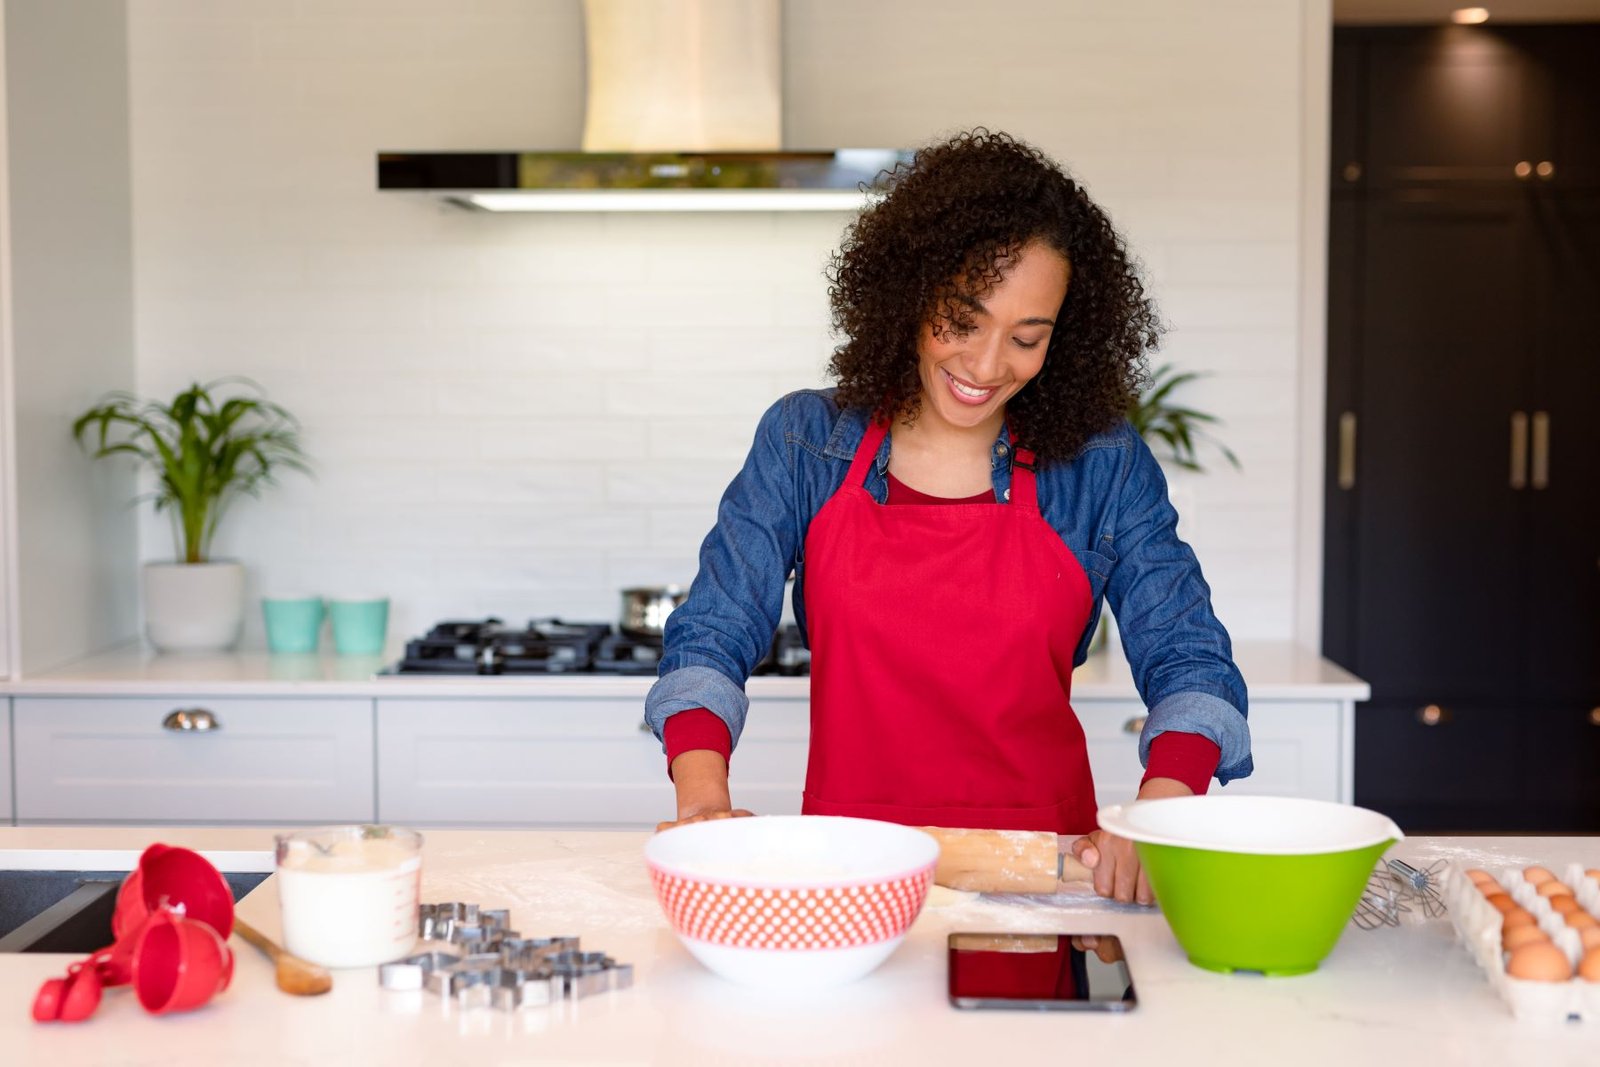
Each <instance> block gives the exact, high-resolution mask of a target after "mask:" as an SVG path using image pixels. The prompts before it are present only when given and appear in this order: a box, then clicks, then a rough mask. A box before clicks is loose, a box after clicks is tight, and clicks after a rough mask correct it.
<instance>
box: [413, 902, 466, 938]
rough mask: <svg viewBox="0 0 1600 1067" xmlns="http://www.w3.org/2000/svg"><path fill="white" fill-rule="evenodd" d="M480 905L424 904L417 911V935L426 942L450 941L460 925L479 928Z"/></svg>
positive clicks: (458, 903)
mask: <svg viewBox="0 0 1600 1067" xmlns="http://www.w3.org/2000/svg"><path fill="white" fill-rule="evenodd" d="M478 911H479V909H478V905H476V904H464V903H461V902H460V901H454V902H450V903H445V904H424V905H422V906H421V908H419V909H418V911H417V933H418V934H419V935H420V936H421V937H422V938H423V940H425V941H449V940H450V939H451V937H450V935H451V933H452V932H454V930H455V928H456V927H457V926H459V925H466V926H477V925H478V923H479V916H478Z"/></svg>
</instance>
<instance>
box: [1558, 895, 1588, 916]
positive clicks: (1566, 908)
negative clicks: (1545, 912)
mask: <svg viewBox="0 0 1600 1067" xmlns="http://www.w3.org/2000/svg"><path fill="white" fill-rule="evenodd" d="M1550 909H1551V910H1552V911H1554V912H1555V913H1556V914H1557V915H1571V914H1572V913H1573V912H1575V911H1582V910H1583V905H1582V904H1579V903H1578V902H1577V901H1576V900H1575V899H1573V898H1572V897H1563V896H1554V897H1551V898H1550Z"/></svg>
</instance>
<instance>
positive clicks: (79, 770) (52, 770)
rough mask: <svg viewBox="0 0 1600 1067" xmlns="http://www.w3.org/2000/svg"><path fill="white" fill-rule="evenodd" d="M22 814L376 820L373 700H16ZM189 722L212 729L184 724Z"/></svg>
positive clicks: (69, 818)
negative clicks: (373, 765)
mask: <svg viewBox="0 0 1600 1067" xmlns="http://www.w3.org/2000/svg"><path fill="white" fill-rule="evenodd" d="M13 704H14V707H13V715H14V717H15V724H14V726H15V747H16V753H15V755H16V761H15V762H16V818H17V821H18V823H19V824H27V823H34V822H96V823H190V824H194V823H219V822H263V823H296V822H369V821H371V820H372V819H373V818H374V817H375V814H376V812H375V798H374V789H373V778H372V774H373V767H372V744H373V738H372V701H371V700H368V699H287V698H280V699H245V698H226V699H207V698H203V697H195V696H185V697H182V698H174V699H161V698H148V699H114V698H86V697H63V698H56V697H19V698H17V699H16V700H15V701H14V702H13ZM183 721H188V722H189V723H190V724H191V726H193V725H204V724H205V723H207V722H209V723H210V724H212V725H211V727H210V728H208V729H190V730H180V729H177V728H176V727H177V726H179V725H180V724H181V723H182V722H183Z"/></svg>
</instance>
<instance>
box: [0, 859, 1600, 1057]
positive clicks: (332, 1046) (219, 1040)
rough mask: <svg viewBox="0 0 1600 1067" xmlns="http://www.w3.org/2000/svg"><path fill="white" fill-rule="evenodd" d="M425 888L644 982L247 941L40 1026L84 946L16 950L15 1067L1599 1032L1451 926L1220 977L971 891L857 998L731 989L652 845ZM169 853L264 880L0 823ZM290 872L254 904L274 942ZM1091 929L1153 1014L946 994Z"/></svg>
mask: <svg viewBox="0 0 1600 1067" xmlns="http://www.w3.org/2000/svg"><path fill="white" fill-rule="evenodd" d="M427 838H428V840H427V844H426V846H425V848H424V866H423V899H424V900H425V901H443V900H464V901H469V902H477V903H481V904H483V905H485V906H493V907H508V908H510V910H511V919H512V925H513V926H515V927H516V928H518V929H519V930H520V931H522V933H523V934H524V935H527V936H546V935H553V934H576V935H579V936H581V937H582V938H583V943H584V947H586V948H594V949H601V950H604V951H605V952H607V953H609V954H610V955H612V956H613V957H615V958H616V959H618V960H619V961H622V962H626V963H632V964H634V965H635V967H636V979H635V985H634V987H633V988H631V989H627V990H622V991H616V992H610V993H605V994H601V995H598V996H595V997H592V998H589V999H585V1000H580V1001H577V1002H574V1003H569V1004H562V1005H559V1006H556V1007H553V1008H548V1009H532V1010H528V1011H525V1012H523V1013H518V1014H508V1013H502V1012H499V1011H495V1010H492V1009H487V1008H482V1009H471V1010H465V1011H463V1010H454V1009H452V1008H451V1007H450V1006H449V1005H447V1004H445V1003H443V1002H441V1001H440V1000H439V999H437V998H435V997H433V996H431V995H429V994H426V993H391V992H386V991H384V990H382V989H380V988H379V987H378V983H377V979H376V977H375V969H373V968H366V969H358V970H350V971H340V972H336V975H335V984H334V989H333V992H332V993H330V994H328V995H326V996H323V997H318V998H311V999H298V998H294V997H290V996H287V995H285V994H282V993H280V992H278V991H277V989H276V988H275V987H274V985H273V971H272V967H271V965H270V964H268V963H267V961H266V960H265V959H264V958H263V957H261V956H260V955H259V954H257V953H256V952H255V951H254V950H252V949H250V948H248V947H246V946H243V945H242V944H240V943H239V942H238V940H237V939H235V940H234V947H235V952H236V953H237V954H238V963H237V967H236V971H235V977H234V981H233V985H232V987H231V988H230V989H229V990H228V991H227V992H226V993H224V994H223V995H222V996H221V997H219V998H217V999H216V1000H215V1001H213V1002H212V1003H211V1004H209V1005H207V1006H206V1007H205V1008H203V1009H201V1010H200V1011H197V1012H194V1013H192V1014H189V1015H177V1016H169V1017H163V1018H157V1017H153V1016H149V1015H146V1014H145V1013H144V1012H143V1011H142V1010H141V1009H140V1008H139V1007H138V1005H137V1003H136V1002H135V1001H134V999H133V997H132V994H131V992H130V991H128V990H126V989H118V990H109V991H108V992H107V996H106V998H105V1001H104V1002H103V1003H102V1004H101V1006H100V1009H99V1011H98V1012H97V1013H96V1015H95V1016H94V1017H92V1018H91V1019H90V1020H88V1021H87V1022H85V1023H80V1024H51V1025H40V1024H35V1023H33V1022H31V1021H29V1019H28V1015H27V1008H28V1005H29V1004H30V1003H31V1000H32V997H33V994H34V991H35V989H37V987H38V985H39V983H40V982H42V981H43V980H44V979H46V978H48V977H51V976H55V975H59V974H61V973H62V972H63V971H64V969H65V967H66V964H67V963H68V962H69V961H70V960H71V959H72V958H73V957H68V956H10V957H0V1000H3V1001H4V1003H5V1004H7V1005H9V1007H7V1008H6V1009H5V1010H4V1011H3V1012H0V1050H3V1052H0V1061H3V1062H4V1063H6V1064H8V1065H9V1064H28V1065H32V1064H39V1065H48V1067H73V1065H78V1064H83V1065H90V1064H92V1065H96V1067H99V1065H106V1064H123V1063H128V1064H142V1063H151V1064H156V1063H160V1064H196V1065H205V1067H218V1065H222V1064H228V1065H233V1064H285V1063H337V1064H365V1063H373V1064H394V1063H422V1062H427V1063H448V1064H456V1063H471V1062H486V1063H545V1064H549V1063H560V1064H576V1063H593V1064H694V1065H696V1067H716V1065H724V1064H726V1065H730V1067H731V1065H739V1067H751V1065H766V1064H770V1065H780V1064H799V1063H828V1064H859V1065H862V1067H895V1065H899V1064H919V1065H920V1064H944V1063H949V1064H961V1065H964V1067H972V1065H978V1067H984V1065H988V1064H998V1063H1039V1064H1052V1063H1073V1064H1087V1063H1101V1064H1117V1063H1120V1064H1128V1065H1132V1064H1158V1063H1170V1064H1174V1065H1179V1064H1181V1065H1185V1067H1194V1065H1198V1064H1229V1065H1235V1067H1236V1065H1240V1064H1256V1063H1261V1064H1265V1063H1273V1064H1293V1065H1294V1067H1309V1065H1313V1064H1330V1065H1334V1064H1336V1065H1338V1067H1350V1065H1351V1064H1355V1063H1380V1062H1388V1063H1407V1062H1416V1063H1424V1064H1437V1065H1457V1064H1527V1065H1533V1067H1558V1065H1563V1064H1579V1063H1582V1064H1586V1065H1587V1064H1592V1063H1594V1062H1595V1061H1596V1056H1597V1052H1596V1050H1597V1049H1600V1021H1591V1022H1584V1023H1579V1022H1569V1023H1564V1024H1554V1025H1536V1024H1528V1023H1518V1022H1517V1021H1515V1020H1514V1019H1513V1018H1512V1017H1511V1015H1510V1013H1509V1011H1508V1010H1507V1008H1506V1007H1505V1005H1504V1004H1503V1003H1502V1002H1501V1001H1500V1000H1499V999H1498V998H1497V997H1496V995H1495V994H1494V992H1493V991H1492V990H1491V988H1490V986H1489V984H1488V982H1487V981H1485V979H1484V977H1483V976H1482V974H1481V973H1480V972H1479V971H1478V970H1477V967H1476V965H1475V964H1474V963H1473V961H1472V960H1471V958H1470V957H1469V956H1468V954H1467V952H1466V951H1465V950H1464V949H1463V948H1461V947H1460V946H1458V945H1457V944H1456V943H1455V940H1454V936H1453V933H1452V931H1451V927H1450V923H1449V921H1448V919H1437V920H1431V921H1424V920H1422V919H1421V918H1420V917H1419V916H1408V917H1407V921H1406V922H1403V923H1402V925H1400V926H1399V927H1394V928H1381V929H1379V930H1375V931H1363V930H1359V929H1356V928H1354V927H1350V928H1349V929H1347V931H1346V932H1345V935H1344V937H1343V938H1342V939H1341V941H1340V942H1339V944H1338V946H1337V947H1336V948H1335V949H1334V951H1333V954H1332V955H1331V956H1330V957H1329V958H1328V960H1327V961H1326V962H1325V963H1324V964H1323V966H1322V968H1321V969H1320V970H1318V971H1316V972H1315V973H1313V974H1309V975H1304V976H1300V977H1295V978H1277V979H1267V978H1262V977H1260V976H1256V975H1233V976H1229V975H1220V974H1213V973H1211V972H1208V971H1203V970H1200V969H1198V968H1196V967H1193V966H1191V965H1190V964H1189V963H1188V962H1187V961H1186V960H1185V959H1184V957H1183V955H1182V953H1181V952H1180V950H1179V949H1178V946H1177V943H1176V942H1175V941H1174V940H1173V937H1172V934H1171V932H1170V931H1169V929H1168V928H1167V925H1166V923H1165V921H1164V920H1163V919H1162V918H1161V916H1160V915H1159V914H1158V913H1156V912H1154V911H1152V910H1148V909H1143V908H1135V907H1131V906H1123V905H1117V904H1112V903H1107V902H1103V901H1100V900H1098V899H1096V898H1094V897H1093V895H1092V894H1090V893H1089V892H1088V891H1087V887H1081V889H1080V891H1078V892H1064V893H1062V894H1060V895H1058V896H1055V897H1049V898H1042V899H1039V900H1036V901H1030V902H1025V901H1022V900H1021V899H1019V898H977V899H970V900H962V901H958V902H955V903H952V904H948V905H943V906H938V907H928V908H926V909H924V911H923V913H922V915H921V916H920V917H919V918H918V920H917V922H916V924H915V925H914V926H913V927H912V930H911V933H910V934H909V936H908V937H907V938H906V941H905V943H904V944H903V945H902V946H901V947H900V948H899V950H898V951H896V953H895V954H894V955H893V956H892V957H890V959H889V960H888V962H887V963H885V964H884V965H883V966H882V967H881V968H879V969H878V970H877V971H875V972H874V973H873V974H871V975H869V976H867V977H866V978H865V979H863V980H861V981H860V982H857V983H855V984H854V985H850V986H846V987H843V988H840V989H837V990H831V991H826V992H820V993H815V994H808V995H804V996H800V995H794V994H787V995H779V994H771V993H759V992H754V991H749V990H745V989H742V988H740V987H737V986H733V985H730V984H728V983H727V982H725V981H723V980H722V979H720V978H718V977H716V976H714V975H712V974H711V973H709V972H707V971H706V970H704V969H703V968H701V966H700V965H699V964H698V963H696V962H695V960H694V959H693V958H692V957H691V956H690V955H689V954H688V952H687V951H685V950H684V949H683V947H682V946H681V945H680V944H679V943H678V941H677V939H676V938H675V937H674V935H673V934H672V932H671V930H670V929H669V928H668V927H667V925H666V922H665V920H664V919H663V917H662V915H661V912H660V909H659V908H658V907H657V905H656V902H655V897H654V894H653V892H652V890H651V888H650V883H649V878H648V876H647V874H646V871H645V868H644V863H643V860H642V848H643V845H644V842H645V840H646V839H647V835H645V834H641V833H627V832H613V833H595V832H587V833H585V832H562V831H470V830H454V831H445V830H440V831H431V832H429V833H428V835H427ZM158 840H159V841H165V842H168V843H171V844H182V845H187V846H190V847H194V848H198V849H201V850H203V851H207V852H208V853H213V852H214V853H217V854H218V862H219V865H221V866H224V868H225V869H227V868H228V867H229V866H230V865H231V866H232V867H233V869H249V868H250V867H251V866H252V865H254V869H258V870H264V869H267V868H268V867H270V856H269V855H268V850H269V849H270V847H271V841H272V837H271V831H269V830H265V829H259V828H254V829H252V828H196V829H177V828H163V829H159V830H154V829H139V828H97V827H65V828H63V827H54V828H43V827H41V828H28V827H24V828H0V862H5V863H8V864H9V865H11V866H29V865H37V861H38V860H40V859H41V857H40V856H39V855H37V854H36V853H30V852H29V851H26V850H80V851H85V850H95V851H97V852H98V851H100V850H120V851H121V853H122V854H121V856H120V857H118V856H107V855H104V854H100V855H95V856H82V857H77V858H79V859H83V860H85V861H86V862H85V866H87V867H95V866H98V867H101V868H102V869H105V868H108V867H109V868H114V867H115V866H117V865H118V863H119V862H120V863H121V864H123V865H126V864H130V863H131V862H132V860H133V858H134V857H135V855H136V854H137V851H138V850H139V849H141V848H142V847H143V846H145V845H147V844H149V843H150V842H153V841H158ZM1390 854H1391V855H1394V856H1398V857H1401V858H1403V859H1406V860H1407V861H1408V862H1410V863H1412V864H1413V865H1414V866H1419V867H1422V866H1426V865H1428V864H1430V863H1432V862H1434V861H1435V860H1441V859H1442V860H1449V861H1452V862H1458V863H1463V864H1466V865H1471V866H1506V865H1517V866H1522V865H1526V864H1529V863H1534V862H1543V863H1546V864H1549V865H1552V866H1556V867H1557V868H1558V869H1559V867H1560V866H1562V865H1565V864H1566V863H1568V862H1569V861H1577V862H1580V863H1582V864H1584V865H1585V866H1589V867H1594V866H1600V838H1595V837H1585V838H1538V837H1499V838H1488V837H1484V838H1465V837H1462V838H1414V839H1410V840H1407V841H1403V842H1401V843H1400V844H1399V845H1397V846H1395V848H1394V849H1393V850H1392V851H1391V853H1390ZM274 882H275V880H274V879H270V878H269V879H268V880H267V881H266V882H264V883H263V884H262V885H261V886H260V887H259V888H258V889H256V890H255V891H254V892H252V893H251V894H250V895H248V896H247V897H246V898H245V899H244V900H243V901H242V902H241V904H240V906H239V914H240V915H241V916H242V917H244V918H245V919H247V920H248V921H249V922H251V923H253V924H255V925H256V926H258V927H260V928H262V929H263V930H264V931H266V932H268V933H269V934H274V935H275V934H276V933H277V931H278V929H279V923H278V916H277V896H276V886H275V884H274ZM952 930H968V931H984V930H995V931H1039V932H1050V931H1074V932H1111V933H1116V934H1119V935H1121V937H1122V938H1123V941H1124V943H1125V946H1126V949H1127V953H1128V960H1129V966H1130V968H1131V971H1132V974H1133V979H1134V983H1135V985H1136V987H1137V989H1138V994H1139V998H1140V1001H1139V1006H1138V1008H1137V1009H1136V1010H1135V1011H1133V1012H1132V1013H1130V1014H1128V1015H1125V1016H1120V1015H1093V1016H1089V1015H1075V1014H1066V1013H1039V1014H1029V1013H1017V1012H964V1011H956V1010H954V1009H952V1008H950V1007H949V1006H948V1005H947V1004H946V1001H945V990H944V980H945V973H944V946H945V935H946V934H947V933H948V932H950V931H952Z"/></svg>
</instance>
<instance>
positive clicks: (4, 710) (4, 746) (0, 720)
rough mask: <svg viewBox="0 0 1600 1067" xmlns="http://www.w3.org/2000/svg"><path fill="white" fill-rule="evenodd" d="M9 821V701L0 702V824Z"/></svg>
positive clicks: (10, 816) (10, 815)
mask: <svg viewBox="0 0 1600 1067" xmlns="http://www.w3.org/2000/svg"><path fill="white" fill-rule="evenodd" d="M11 821H12V814H11V701H9V700H0V823H9V822H11Z"/></svg>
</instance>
